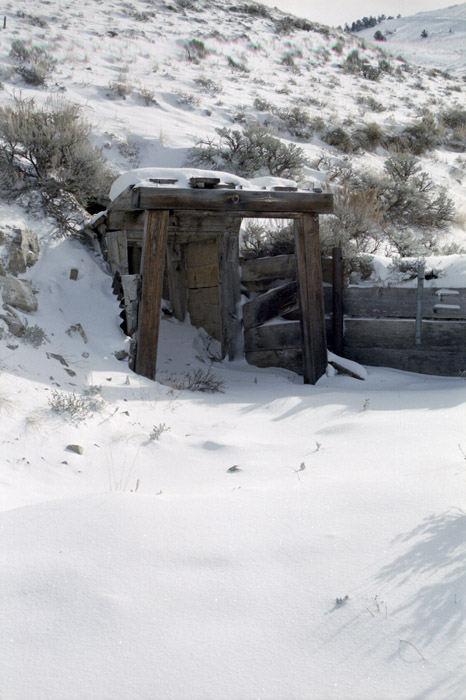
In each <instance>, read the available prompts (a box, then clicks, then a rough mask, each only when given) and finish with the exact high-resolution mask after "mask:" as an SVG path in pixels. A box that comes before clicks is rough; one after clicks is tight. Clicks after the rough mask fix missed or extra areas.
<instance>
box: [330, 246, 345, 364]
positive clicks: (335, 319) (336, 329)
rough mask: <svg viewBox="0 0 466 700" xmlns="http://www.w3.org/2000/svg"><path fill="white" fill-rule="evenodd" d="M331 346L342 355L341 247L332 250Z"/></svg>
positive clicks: (337, 353)
mask: <svg viewBox="0 0 466 700" xmlns="http://www.w3.org/2000/svg"><path fill="white" fill-rule="evenodd" d="M332 270H333V276H332V284H333V289H332V346H333V352H334V353H335V355H339V356H340V357H343V352H344V350H343V256H342V252H341V247H340V246H338V247H335V248H333V250H332Z"/></svg>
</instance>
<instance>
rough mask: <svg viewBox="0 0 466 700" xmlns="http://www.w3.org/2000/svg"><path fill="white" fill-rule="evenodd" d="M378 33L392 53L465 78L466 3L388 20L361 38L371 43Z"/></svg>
mask: <svg viewBox="0 0 466 700" xmlns="http://www.w3.org/2000/svg"><path fill="white" fill-rule="evenodd" d="M377 30H378V31H380V32H381V33H382V34H383V35H384V36H385V37H386V41H387V45H386V46H387V49H388V50H389V51H390V52H391V53H393V54H398V53H400V54H402V55H403V56H404V58H405V59H406V60H408V61H412V62H413V63H417V64H419V65H422V66H425V67H430V68H438V69H440V70H443V71H448V72H449V73H451V74H452V75H457V76H458V77H460V78H462V77H463V76H465V75H466V3H464V2H463V3H461V4H459V5H452V6H451V7H445V8H442V9H441V10H434V11H431V12H418V13H417V14H415V15H410V16H408V17H400V18H398V19H389V20H385V21H384V22H381V23H380V24H378V25H377V26H376V27H374V28H372V29H364V30H363V31H362V32H359V33H358V35H360V36H363V37H365V38H366V39H368V40H372V39H373V37H374V34H375V32H376V31H377ZM423 33H424V36H422V35H423Z"/></svg>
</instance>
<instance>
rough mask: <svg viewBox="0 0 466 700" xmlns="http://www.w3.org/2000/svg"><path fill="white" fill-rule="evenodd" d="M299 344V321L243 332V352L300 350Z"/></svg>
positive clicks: (259, 327)
mask: <svg viewBox="0 0 466 700" xmlns="http://www.w3.org/2000/svg"><path fill="white" fill-rule="evenodd" d="M301 342H302V341H301V330H300V324H299V321H290V322H288V323H274V324H272V325H270V326H257V327H256V328H250V329H248V330H245V331H244V350H245V352H254V351H256V350H279V349H286V348H301Z"/></svg>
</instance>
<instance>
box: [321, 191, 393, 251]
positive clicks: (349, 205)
mask: <svg viewBox="0 0 466 700" xmlns="http://www.w3.org/2000/svg"><path fill="white" fill-rule="evenodd" d="M377 194H378V192H377V190H376V189H366V190H364V191H362V190H356V189H352V188H351V187H350V186H349V185H348V184H345V185H344V186H343V187H342V188H341V189H339V190H337V191H336V192H335V193H334V198H333V215H332V216H329V217H326V218H325V220H324V222H325V224H324V226H323V229H322V243H323V247H324V249H325V250H326V252H329V251H330V248H332V247H333V246H341V247H342V249H343V252H344V255H345V257H348V258H352V257H354V256H355V255H358V254H360V253H376V252H377V250H378V249H379V247H380V244H381V241H382V240H383V218H384V213H385V209H384V206H383V204H382V202H381V201H380V200H378V198H377Z"/></svg>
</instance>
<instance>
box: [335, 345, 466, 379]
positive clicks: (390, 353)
mask: <svg viewBox="0 0 466 700" xmlns="http://www.w3.org/2000/svg"><path fill="white" fill-rule="evenodd" d="M345 356H346V357H347V358H348V359H350V360H354V361H355V362H359V363H360V364H363V365H370V366H373V367H393V368H394V369H400V370H403V371H405V372H419V373H420V374H437V375H440V376H444V377H457V376H458V374H459V373H460V372H464V371H465V370H466V357H465V354H464V353H458V352H457V351H455V350H447V349H443V350H427V349H425V348H424V349H423V348H422V346H421V347H419V346H413V347H412V348H409V349H399V348H370V347H368V348H346V349H345Z"/></svg>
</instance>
